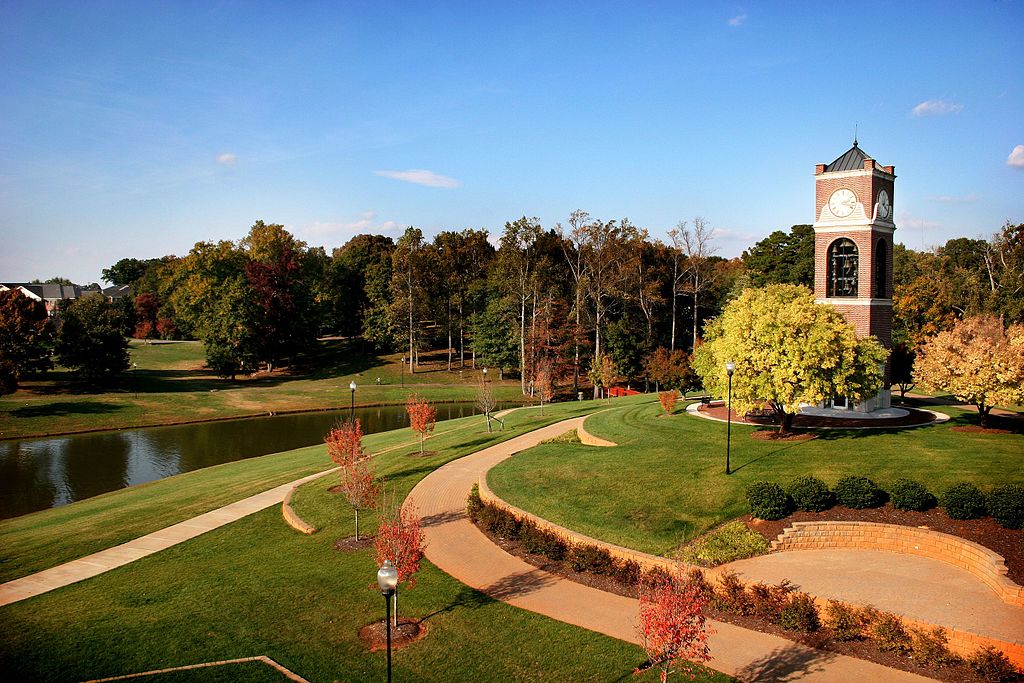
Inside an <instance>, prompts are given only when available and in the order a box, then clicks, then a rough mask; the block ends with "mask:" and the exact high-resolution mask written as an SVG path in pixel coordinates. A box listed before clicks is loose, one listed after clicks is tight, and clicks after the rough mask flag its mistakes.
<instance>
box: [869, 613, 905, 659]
mask: <svg viewBox="0 0 1024 683" xmlns="http://www.w3.org/2000/svg"><path fill="white" fill-rule="evenodd" d="M869 633H870V635H871V639H872V640H874V641H875V645H876V646H877V647H878V649H879V650H881V651H882V652H891V653H893V654H897V655H902V654H906V653H908V652H910V634H909V633H907V629H906V628H904V626H903V620H902V619H900V618H899V617H898V616H896V615H895V614H889V613H888V612H879V613H877V615H876V616H875V617H874V618H873V619H872V621H871V626H870V627H869Z"/></svg>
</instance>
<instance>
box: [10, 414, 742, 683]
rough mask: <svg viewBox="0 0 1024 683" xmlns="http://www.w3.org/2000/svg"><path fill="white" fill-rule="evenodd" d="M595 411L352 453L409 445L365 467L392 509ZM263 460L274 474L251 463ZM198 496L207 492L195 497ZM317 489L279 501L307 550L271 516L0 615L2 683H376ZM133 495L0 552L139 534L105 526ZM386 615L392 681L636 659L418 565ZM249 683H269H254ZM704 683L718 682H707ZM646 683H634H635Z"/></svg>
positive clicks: (353, 589) (386, 439)
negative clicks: (429, 477)
mask: <svg viewBox="0 0 1024 683" xmlns="http://www.w3.org/2000/svg"><path fill="white" fill-rule="evenodd" d="M603 405H604V404H602V403H598V404H595V403H592V402H583V403H582V404H578V403H572V404H558V405H555V406H551V407H549V408H547V409H546V413H547V414H546V415H545V416H540V415H539V411H537V410H533V409H531V410H525V411H517V412H516V413H513V414H512V415H511V416H509V418H508V419H507V421H506V424H507V429H506V431H505V432H497V433H495V434H491V435H488V434H487V432H486V429H485V427H484V425H483V421H482V419H481V418H479V417H477V418H475V419H474V418H463V419H462V420H455V421H451V422H449V423H442V424H440V425H439V426H438V431H439V432H440V431H441V430H443V429H446V428H451V427H457V426H465V425H469V426H467V427H466V428H464V429H459V430H454V431H449V432H448V433H447V434H445V435H438V436H437V437H435V438H434V439H431V440H430V441H428V447H429V449H430V450H432V451H435V452H436V454H435V455H433V456H430V457H427V458H420V457H416V456H413V455H411V453H412V452H413V451H414V450H416V448H415V446H414V445H413V444H412V442H411V440H410V439H409V438H408V437H409V436H410V435H411V432H409V431H408V430H398V431H396V432H390V433H385V434H379V435H372V436H370V437H368V438H367V439H366V442H367V444H368V445H369V446H370V448H371V450H375V449H379V448H381V447H384V446H387V445H394V444H399V443H406V442H408V443H409V445H408V446H406V447H402V448H399V449H396V450H394V451H392V452H390V453H387V454H383V455H381V456H379V457H378V458H377V459H376V460H375V461H374V464H375V468H376V469H377V471H378V472H379V473H384V474H385V475H386V476H387V477H388V479H389V482H390V483H389V490H390V491H393V492H395V494H396V496H397V499H398V500H401V499H402V498H403V497H404V495H405V493H406V492H407V491H408V490H409V489H410V488H411V487H412V486H413V485H414V484H415V483H416V482H417V481H419V480H420V479H421V478H422V477H424V476H426V474H427V473H428V472H429V471H431V470H433V469H434V468H435V467H437V466H438V465H440V464H442V463H443V462H447V461H449V460H451V459H453V458H455V457H459V456H460V455H463V454H466V453H468V452H471V451H474V450H477V449H479V448H481V447H483V446H485V445H487V444H489V443H492V442H495V441H497V440H499V439H504V438H509V437H511V436H514V435H515V434H521V433H523V432H524V431H526V430H527V429H530V428H533V427H536V426H540V425H542V424H546V423H549V422H551V421H555V420H558V419H563V418H565V417H568V416H571V415H573V414H578V413H579V412H582V411H587V410H592V409H594V408H595V407H603ZM274 458H278V461H277V462H275V464H274V466H271V465H269V464H267V463H268V462H273V459H274ZM264 460H266V462H260V461H264ZM288 460H293V461H294V462H287V463H286V461H288ZM325 462H326V455H325V454H324V449H323V447H315V448H308V449H302V450H300V451H296V452H293V453H289V454H281V455H277V456H267V457H266V459H263V458H260V459H254V460H247V461H241V462H237V463H231V464H230V465H224V466H221V467H218V468H210V469H209V470H203V471H199V472H194V473H190V474H186V475H179V476H176V477H172V478H169V479H166V480H163V481H162V482H157V483H155V484H153V485H151V486H150V487H148V488H157V487H163V488H164V490H163V491H157V492H152V491H149V492H147V497H148V500H138V501H136V503H135V504H136V508H135V513H134V515H129V517H137V518H150V517H151V518H153V519H157V518H167V519H171V518H174V517H176V516H178V515H177V513H176V512H175V507H176V506H178V505H181V504H182V502H183V501H185V500H187V499H188V498H189V497H190V496H194V497H202V498H208V497H210V496H211V495H213V494H212V493H211V491H214V490H216V489H217V488H218V483H220V484H223V485H227V483H228V482H233V485H234V486H237V487H241V488H244V487H246V486H250V485H253V484H254V483H255V482H256V481H258V480H262V478H263V477H265V476H267V473H268V472H269V471H276V470H275V467H280V468H281V472H280V474H282V475H284V474H285V473H286V472H291V470H290V469H289V468H295V470H294V472H292V473H295V472H297V473H300V474H301V471H304V468H306V466H307V465H308V466H310V467H311V468H312V469H318V468H320V467H322V466H323V464H324V463H325ZM264 468H269V470H264ZM204 474H205V475H206V476H207V477H210V480H209V481H206V480H204V478H203V475H204ZM287 476H290V474H289V475H287ZM200 484H202V485H203V486H209V487H210V488H209V489H204V492H203V493H202V494H201V495H197V493H196V492H197V491H198V490H199V485H200ZM330 484H331V482H330V481H329V480H327V479H325V480H319V481H315V482H312V483H310V484H307V485H306V486H305V487H303V488H302V489H300V490H299V492H298V495H297V496H296V498H295V500H294V504H295V506H296V507H297V509H298V510H299V512H300V514H302V515H303V516H305V517H307V518H308V519H309V520H310V521H311V522H313V523H314V524H316V525H317V526H318V527H320V531H319V532H318V533H316V534H314V535H313V536H304V535H302V534H299V533H297V532H295V531H293V530H291V529H289V528H288V527H287V526H286V525H285V524H284V523H283V521H282V519H281V513H280V509H279V507H278V506H274V507H272V508H269V509H267V510H264V511H263V512H261V513H258V514H255V515H252V516H249V517H247V518H245V519H243V520H240V521H238V522H235V523H233V524H230V525H228V526H225V527H223V528H221V529H218V530H215V531H213V532H210V533H208V534H204V535H203V536H200V537H198V538H196V539H193V540H192V541H189V542H187V543H184V544H181V545H178V546H175V547H173V548H170V549H169V550H166V551H163V552H161V553H157V554H156V555H152V556H149V557H146V558H143V559H142V560H139V561H137V562H134V563H132V564H130V565H127V566H125V567H121V568H119V569H117V570H114V571H111V572H108V573H106V574H103V575H101V576H98V577H96V578H93V579H90V580H88V581H84V582H81V583H78V584H73V585H71V586H67V587H65V588H62V589H59V590H57V591H53V592H51V593H47V594H44V595H41V596H38V597H36V598H32V599H30V600H26V601H23V602H20V603H15V604H13V605H9V606H7V607H4V608H0V620H2V622H3V624H4V626H5V636H4V638H3V639H2V643H0V670H3V671H4V672H5V674H6V677H7V678H8V679H10V680H41V681H48V680H60V681H65V680H84V679H88V678H95V677H102V676H114V675H121V674H128V673H133V672H139V671H146V670H153V669H160V668H165V667H171V666H180V665H185V664H192V663H199V662H205V661H213V660H221V659H234V658H240V657H247V656H254V655H260V654H262V655H267V656H269V657H271V658H272V659H274V660H275V661H277V662H279V663H281V664H282V665H283V666H285V667H287V668H289V669H291V670H292V671H295V672H296V673H298V674H300V675H302V676H304V677H306V678H308V679H309V680H311V681H331V680H344V681H365V680H382V679H383V677H384V656H383V654H382V653H372V654H371V653H368V652H366V651H365V649H364V648H363V647H362V645H361V644H360V642H359V641H358V638H357V631H358V629H359V627H361V626H363V625H364V624H366V623H369V622H371V621H373V620H375V619H379V618H380V617H381V616H382V613H383V604H382V603H383V600H382V598H381V597H380V594H379V593H378V592H377V591H376V590H374V588H373V586H372V584H373V583H374V577H375V572H376V566H375V564H374V561H373V558H372V555H371V552H370V551H369V550H364V551H358V552H351V553H340V552H337V551H335V550H334V549H333V543H334V541H335V540H336V539H338V538H343V537H347V536H350V535H351V534H352V533H353V531H354V520H353V516H352V513H351V510H350V509H347V508H346V507H345V506H344V505H343V503H342V502H341V501H340V500H338V498H337V496H336V495H335V494H331V493H329V492H328V491H327V487H328V486H329V485H330ZM138 488H139V489H142V488H143V487H138ZM261 488H266V486H263V487H261ZM133 494H134V495H136V496H137V495H139V493H138V492H137V491H134V490H133V489H128V490H125V491H118V492H114V493H111V494H107V495H106V496H103V497H102V498H104V499H107V500H106V504H105V505H104V506H103V508H93V507H91V506H95V505H97V503H96V501H82V502H81V503H74V504H72V505H69V506H66V507H65V508H58V509H55V510H47V511H43V512H40V513H35V514H33V515H28V516H26V517H25V518H21V520H22V524H25V526H24V527H22V528H10V525H9V524H8V523H5V525H4V535H3V537H2V539H0V544H2V546H3V552H4V553H5V555H6V554H7V553H8V548H9V546H10V544H14V547H21V548H26V549H28V550H26V552H29V553H31V552H33V551H32V550H31V548H32V543H29V542H28V541H26V539H29V538H32V537H35V538H36V544H37V545H39V544H41V543H42V542H43V541H44V540H48V541H49V542H51V543H52V542H58V541H59V540H60V539H63V540H64V542H65V543H68V544H76V543H80V541H78V540H77V538H78V537H79V536H83V535H90V534H91V533H93V532H94V531H95V530H96V529H99V528H102V527H104V526H106V525H109V524H112V523H115V522H116V524H117V525H118V526H122V527H127V526H131V525H132V524H135V525H137V526H138V525H140V524H141V526H142V527H145V526H149V525H150V523H149V522H145V521H143V520H135V521H132V520H131V519H125V518H122V517H121V516H120V513H118V512H117V508H118V502H119V501H131V500H132V499H133V498H132V496H133ZM229 497H231V496H229ZM97 500H99V499H97ZM79 518H86V519H89V521H88V522H80V521H78V520H79ZM25 520H27V521H28V522H32V523H31V524H28V523H26V522H25ZM18 521H19V520H10V522H18ZM366 522H367V525H366V528H367V529H369V528H370V527H371V526H372V524H373V521H372V519H371V518H370V517H369V516H368V518H367V520H366ZM76 524H80V525H81V526H75V525H76ZM23 564H24V562H23ZM400 610H401V613H402V614H403V615H407V616H414V617H418V618H423V619H425V621H426V624H427V625H428V627H429V633H428V635H427V637H426V638H425V639H424V640H422V641H421V642H418V643H415V644H413V645H411V646H409V647H408V648H406V649H403V650H401V651H398V652H396V653H395V663H394V664H395V679H396V680H405V681H411V680H417V681H419V680H423V681H492V680H522V681H535V680H593V681H612V680H623V681H626V680H634V677H632V675H631V672H632V670H633V668H634V667H636V666H637V665H639V664H640V663H641V662H642V661H643V660H644V656H643V654H642V652H641V650H640V649H639V648H637V647H635V646H632V645H629V644H627V643H623V642H621V641H617V640H614V639H611V638H607V637H604V636H601V635H598V634H595V633H591V632H589V631H586V630H584V629H580V628H576V627H572V626H568V625H565V624H562V623H560V622H557V621H554V620H551V619H548V618H546V617H542V616H539V615H536V614H533V613H530V612H526V611H523V610H519V609H516V608H513V607H510V606H508V605H505V604H503V603H501V602H496V601H494V600H491V599H490V598H488V597H486V596H485V595H483V594H481V593H479V592H477V591H474V590H471V589H469V588H467V587H465V586H463V585H461V584H459V583H458V582H456V581H455V580H454V579H452V578H450V577H449V576H448V575H446V574H444V573H443V572H441V571H439V570H438V569H437V568H435V567H433V566H432V565H430V563H428V562H425V563H424V566H423V570H422V571H421V573H420V575H419V577H418V581H417V584H416V586H415V588H413V589H411V590H407V591H403V593H402V595H401V599H400ZM239 671H241V669H240V670H239ZM222 674H223V675H222ZM253 675H254V676H258V677H259V678H257V679H256V680H264V679H266V680H275V679H274V678H273V675H272V674H270V673H269V672H264V671H259V672H256V671H255V670H254V671H253ZM708 677H709V678H707V679H706V680H716V681H725V680H728V679H727V678H726V677H724V676H721V675H719V674H714V673H710V672H709V673H708ZM655 679H656V677H655V676H654V675H653V673H648V674H646V675H644V676H641V677H637V679H636V680H640V681H652V680H655ZM160 680H173V681H209V680H217V681H219V680H237V679H233V678H232V676H231V675H229V674H228V672H226V671H220V672H217V671H213V670H202V671H199V672H195V673H180V674H173V675H167V676H164V677H161V679H160Z"/></svg>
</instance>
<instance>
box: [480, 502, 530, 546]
mask: <svg viewBox="0 0 1024 683" xmlns="http://www.w3.org/2000/svg"><path fill="white" fill-rule="evenodd" d="M477 516H478V517H479V519H480V523H481V524H482V525H483V526H484V527H485V528H486V529H487V530H488V531H490V532H491V533H492V534H494V535H495V536H501V537H502V538H507V539H509V540H512V541H514V540H516V539H518V538H519V528H520V522H519V519H518V518H516V516H515V515H513V514H512V513H511V512H508V511H507V510H505V509H504V508H500V507H498V506H496V505H485V506H484V508H483V510H481V511H480V513H479V514H478V515H477Z"/></svg>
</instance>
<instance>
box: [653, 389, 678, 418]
mask: <svg viewBox="0 0 1024 683" xmlns="http://www.w3.org/2000/svg"><path fill="white" fill-rule="evenodd" d="M678 399H679V392H677V391H676V390H674V389H673V390H672V391H663V392H661V393H659V394H658V400H659V401H661V407H662V408H664V409H665V414H667V415H671V414H672V409H673V408H675V407H676V401H677V400H678Z"/></svg>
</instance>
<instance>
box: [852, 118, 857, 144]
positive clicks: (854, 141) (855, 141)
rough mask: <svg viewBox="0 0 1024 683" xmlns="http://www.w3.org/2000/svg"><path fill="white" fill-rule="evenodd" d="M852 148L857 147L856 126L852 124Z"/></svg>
mask: <svg viewBox="0 0 1024 683" xmlns="http://www.w3.org/2000/svg"><path fill="white" fill-rule="evenodd" d="M853 146H854V147H856V146H857V124H856V123H855V124H853Z"/></svg>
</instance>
